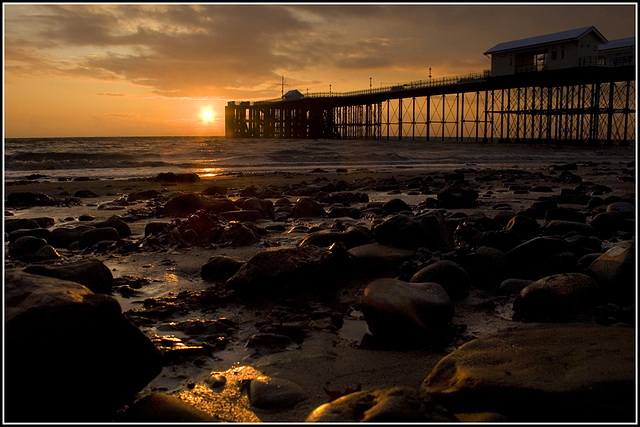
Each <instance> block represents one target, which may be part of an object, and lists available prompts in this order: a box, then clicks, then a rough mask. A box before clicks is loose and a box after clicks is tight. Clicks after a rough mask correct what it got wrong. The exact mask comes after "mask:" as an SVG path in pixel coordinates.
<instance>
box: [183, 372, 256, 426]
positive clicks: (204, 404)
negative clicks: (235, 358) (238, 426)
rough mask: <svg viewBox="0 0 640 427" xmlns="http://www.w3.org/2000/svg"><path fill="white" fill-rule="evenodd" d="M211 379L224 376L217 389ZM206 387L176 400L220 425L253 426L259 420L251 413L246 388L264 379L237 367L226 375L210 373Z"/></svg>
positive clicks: (202, 385) (195, 389)
mask: <svg viewBox="0 0 640 427" xmlns="http://www.w3.org/2000/svg"><path fill="white" fill-rule="evenodd" d="M214 376H224V377H225V379H226V381H225V382H224V383H223V384H222V385H220V386H218V387H216V386H215V385H216V384H213V385H211V384H212V383H213V377H214ZM211 377H212V378H210V379H209V381H208V382H207V383H206V384H196V385H195V387H193V388H192V389H190V390H186V391H183V392H182V393H180V394H179V396H178V397H180V398H181V399H183V400H185V401H187V402H189V403H191V404H192V405H194V406H195V407H197V408H198V409H200V410H202V411H204V412H207V413H209V414H210V415H212V416H214V417H216V418H219V419H220V420H221V421H229V422H241V423H253V422H260V421H261V420H260V419H259V418H258V417H257V416H256V414H255V413H254V412H253V411H252V410H251V404H250V403H249V399H248V397H247V394H246V393H243V390H244V388H245V384H246V382H247V381H249V380H252V379H259V378H265V376H264V375H263V374H262V373H261V372H260V371H257V370H255V369H254V368H252V367H251V366H238V367H235V368H231V369H229V370H227V371H225V372H211Z"/></svg>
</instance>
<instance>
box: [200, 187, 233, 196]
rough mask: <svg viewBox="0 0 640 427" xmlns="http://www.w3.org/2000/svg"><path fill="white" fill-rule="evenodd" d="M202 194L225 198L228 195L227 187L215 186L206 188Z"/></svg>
mask: <svg viewBox="0 0 640 427" xmlns="http://www.w3.org/2000/svg"><path fill="white" fill-rule="evenodd" d="M202 194H204V195H205V196H215V195H220V196H224V195H226V194H227V187H223V186H220V185H214V186H211V187H207V188H205V189H204V190H203V191H202Z"/></svg>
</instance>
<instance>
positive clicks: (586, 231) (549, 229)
mask: <svg viewBox="0 0 640 427" xmlns="http://www.w3.org/2000/svg"><path fill="white" fill-rule="evenodd" d="M542 231H543V232H544V233H545V234H548V235H556V236H564V235H565V234H568V233H578V234H580V235H582V236H595V235H596V234H597V232H596V229H595V228H594V227H592V226H591V225H590V224H585V223H583V222H575V221H564V220H559V219H554V220H551V221H547V222H546V223H545V224H544V225H543V226H542Z"/></svg>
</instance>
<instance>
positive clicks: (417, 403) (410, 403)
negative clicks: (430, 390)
mask: <svg viewBox="0 0 640 427" xmlns="http://www.w3.org/2000/svg"><path fill="white" fill-rule="evenodd" d="M457 420H458V419H457V418H456V417H455V416H454V415H453V414H451V413H450V412H449V411H447V410H446V409H444V408H443V407H441V406H439V405H437V404H436V403H435V402H433V401H432V399H431V398H430V397H429V396H428V395H425V394H422V393H420V391H419V390H418V389H413V388H410V387H392V388H388V389H382V390H375V391H359V392H355V393H350V394H347V395H346V396H342V397H340V398H338V399H336V400H334V401H332V402H329V403H325V404H324V405H322V406H319V407H318V408H316V409H315V410H314V411H313V412H312V413H311V414H309V416H308V417H307V419H306V422H321V423H332V422H336V423H339V422H342V423H356V422H374V423H375V422H378V423H391V422H399V423H402V422H407V423H408V422H421V421H422V422H454V421H457Z"/></svg>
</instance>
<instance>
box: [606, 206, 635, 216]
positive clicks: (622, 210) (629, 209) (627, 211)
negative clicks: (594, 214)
mask: <svg viewBox="0 0 640 427" xmlns="http://www.w3.org/2000/svg"><path fill="white" fill-rule="evenodd" d="M607 212H618V213H619V214H621V215H622V216H623V218H626V219H628V218H635V216H636V208H635V206H634V205H633V204H632V203H629V202H614V203H611V204H609V205H607Z"/></svg>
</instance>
